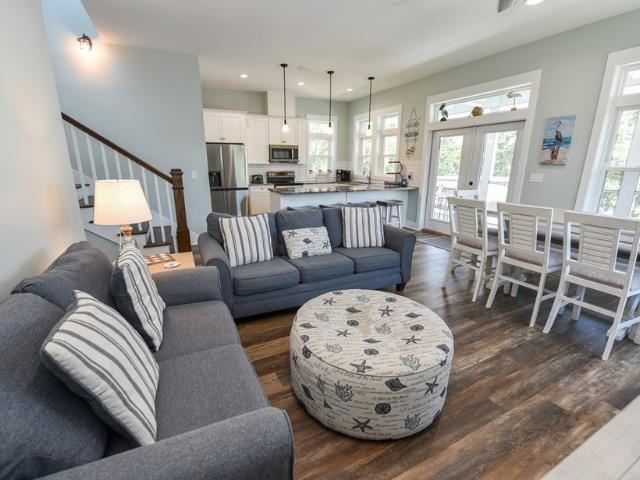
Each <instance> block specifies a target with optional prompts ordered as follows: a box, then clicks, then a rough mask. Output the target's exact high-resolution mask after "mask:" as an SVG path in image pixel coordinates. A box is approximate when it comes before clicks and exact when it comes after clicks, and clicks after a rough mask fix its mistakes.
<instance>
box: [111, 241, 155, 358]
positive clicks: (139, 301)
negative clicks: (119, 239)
mask: <svg viewBox="0 0 640 480" xmlns="http://www.w3.org/2000/svg"><path fill="white" fill-rule="evenodd" d="M111 291H112V293H113V296H114V298H115V300H116V304H117V305H118V310H119V312H120V313H121V314H122V316H123V317H124V318H126V319H127V321H128V322H129V323H130V324H131V325H133V328H135V329H136V331H137V332H138V333H139V334H140V336H141V337H142V338H143V340H144V341H145V342H147V345H149V347H150V348H151V349H152V350H153V351H154V352H157V351H158V350H159V349H160V345H161V344H162V316H163V315H162V312H164V309H165V306H166V305H165V304H164V300H162V297H160V294H159V293H158V288H157V287H156V282H155V281H154V280H153V278H151V273H149V268H148V267H147V264H146V262H145V259H144V257H143V256H142V252H141V251H140V250H139V249H138V247H136V245H135V244H133V243H131V244H128V245H125V246H124V247H123V248H122V250H121V251H120V256H119V257H118V262H117V263H116V267H115V268H114V269H113V274H112V276H111Z"/></svg>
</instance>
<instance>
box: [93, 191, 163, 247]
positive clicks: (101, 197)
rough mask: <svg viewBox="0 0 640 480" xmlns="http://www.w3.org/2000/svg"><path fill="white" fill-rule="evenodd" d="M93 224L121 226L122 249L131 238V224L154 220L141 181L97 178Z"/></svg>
mask: <svg viewBox="0 0 640 480" xmlns="http://www.w3.org/2000/svg"><path fill="white" fill-rule="evenodd" d="M95 187H96V188H95V199H94V206H93V223H94V224H96V225H120V248H122V245H123V244H126V243H128V242H130V241H131V235H132V233H133V227H132V226H131V224H132V223H140V222H146V221H147V220H151V218H152V215H151V210H150V209H149V204H148V203H147V199H146V198H145V196H144V192H143V191H142V187H141V186H140V182H139V181H138V180H97V181H96V185H95Z"/></svg>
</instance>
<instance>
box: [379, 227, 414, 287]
mask: <svg viewBox="0 0 640 480" xmlns="http://www.w3.org/2000/svg"><path fill="white" fill-rule="evenodd" d="M384 246H385V247H387V248H390V249H391V250H395V251H396V252H398V253H400V275H402V282H403V283H407V282H408V281H409V279H410V278H411V262H412V260H413V249H414V247H415V246H416V236H415V234H414V233H411V232H408V231H407V230H403V229H401V228H397V227H393V226H391V225H385V226H384Z"/></svg>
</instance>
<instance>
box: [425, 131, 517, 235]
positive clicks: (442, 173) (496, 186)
mask: <svg viewBox="0 0 640 480" xmlns="http://www.w3.org/2000/svg"><path fill="white" fill-rule="evenodd" d="M523 129H524V122H514V123H504V124H498V125H486V126H482V127H469V128H461V129H457V130H440V131H437V132H434V134H433V142H432V151H431V162H430V165H431V166H430V172H429V190H428V193H429V195H428V200H427V210H426V212H427V218H426V219H425V220H426V221H425V226H426V228H428V229H430V230H435V231H438V232H442V233H449V231H450V229H449V203H448V201H447V197H450V196H454V195H455V192H456V191H457V190H477V192H478V198H479V199H481V200H487V201H488V202H491V203H497V202H504V201H513V199H512V198H511V196H510V192H512V191H513V190H514V188H513V186H514V185H513V183H514V179H515V176H513V175H511V172H512V171H513V170H514V168H513V167H514V166H515V165H517V164H518V162H519V161H520V157H521V152H520V150H521V138H522V131H523Z"/></svg>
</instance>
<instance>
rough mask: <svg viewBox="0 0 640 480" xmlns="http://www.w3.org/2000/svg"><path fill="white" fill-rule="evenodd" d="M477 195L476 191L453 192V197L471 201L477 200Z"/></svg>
mask: <svg viewBox="0 0 640 480" xmlns="http://www.w3.org/2000/svg"><path fill="white" fill-rule="evenodd" d="M478 195H479V193H478V190H455V191H454V192H453V196H454V197H458V198H470V199H472V200H478Z"/></svg>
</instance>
